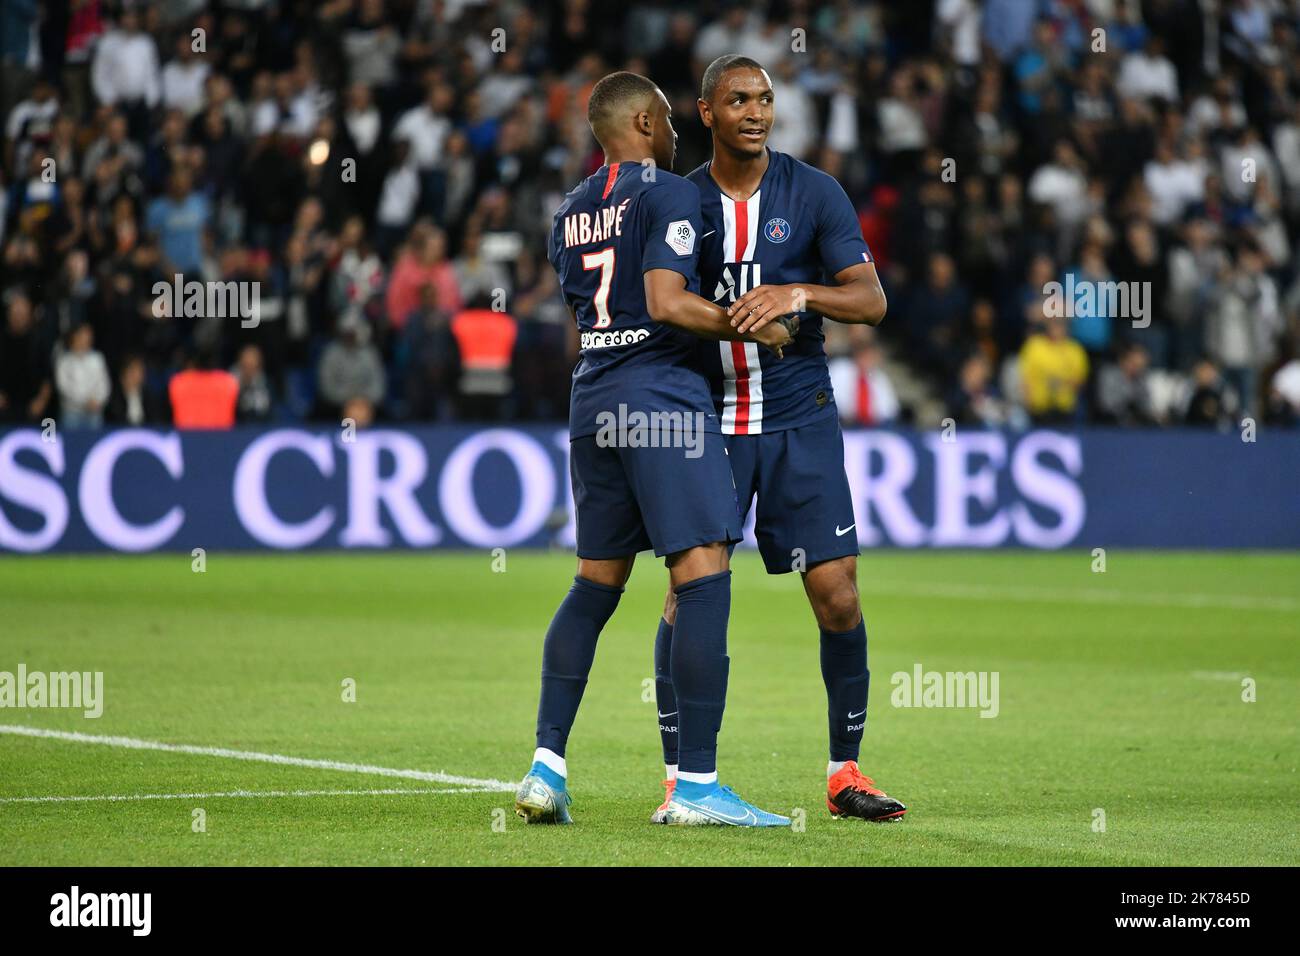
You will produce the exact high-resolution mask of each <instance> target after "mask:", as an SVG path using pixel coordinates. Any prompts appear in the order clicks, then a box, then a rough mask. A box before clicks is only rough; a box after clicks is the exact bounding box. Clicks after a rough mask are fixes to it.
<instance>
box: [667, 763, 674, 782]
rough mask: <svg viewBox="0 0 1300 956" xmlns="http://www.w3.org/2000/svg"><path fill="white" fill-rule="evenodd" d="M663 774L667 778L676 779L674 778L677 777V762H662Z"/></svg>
mask: <svg viewBox="0 0 1300 956" xmlns="http://www.w3.org/2000/svg"><path fill="white" fill-rule="evenodd" d="M664 774H665V775H666V776H667V777H668V779H669V780H676V779H677V764H675V763H666V764H664Z"/></svg>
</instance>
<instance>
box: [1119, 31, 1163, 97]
mask: <svg viewBox="0 0 1300 956" xmlns="http://www.w3.org/2000/svg"><path fill="white" fill-rule="evenodd" d="M1164 54H1165V45H1164V41H1162V40H1161V39H1160V38H1159V37H1157V36H1153V37H1151V38H1150V39H1149V40H1147V45H1146V49H1145V50H1143V51H1142V52H1141V53H1130V54H1129V55H1128V56H1126V57H1124V62H1123V63H1122V64H1121V65H1120V68H1119V78H1118V79H1117V80H1116V81H1115V88H1116V89H1117V90H1119V93H1120V95H1121V96H1126V97H1132V98H1133V99H1141V100H1146V99H1153V98H1154V99H1162V100H1165V101H1167V102H1169V103H1177V102H1178V71H1177V70H1176V69H1174V65H1173V63H1171V62H1170V61H1169V59H1168V57H1166V56H1165V55H1164Z"/></svg>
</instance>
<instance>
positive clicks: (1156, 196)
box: [1142, 140, 1206, 226]
mask: <svg viewBox="0 0 1300 956" xmlns="http://www.w3.org/2000/svg"><path fill="white" fill-rule="evenodd" d="M1205 174H1206V169H1205V163H1204V161H1201V162H1191V161H1188V160H1184V159H1180V158H1178V157H1177V156H1175V155H1174V151H1173V148H1172V147H1171V146H1170V145H1169V142H1168V141H1167V140H1162V141H1161V142H1160V143H1158V144H1157V145H1156V154H1155V157H1154V158H1153V159H1152V160H1151V161H1150V162H1148V163H1147V165H1146V168H1145V169H1144V170H1143V172H1142V179H1143V181H1144V182H1145V183H1146V187H1147V192H1149V193H1150V194H1151V201H1152V210H1151V216H1152V218H1153V219H1155V221H1156V224H1157V225H1161V226H1169V225H1172V224H1174V223H1175V222H1178V221H1179V220H1180V219H1182V216H1183V212H1184V211H1185V210H1186V209H1187V207H1188V206H1189V205H1191V204H1193V203H1196V202H1200V201H1201V200H1202V199H1204V198H1205Z"/></svg>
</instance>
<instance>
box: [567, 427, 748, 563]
mask: <svg viewBox="0 0 1300 956" xmlns="http://www.w3.org/2000/svg"><path fill="white" fill-rule="evenodd" d="M700 450H701V452H702V453H701V454H700V455H699V456H698V457H695V458H690V457H687V453H686V449H683V448H623V447H614V446H606V447H601V446H600V445H599V444H597V442H596V436H595V435H589V436H587V437H585V438H575V439H573V440H572V441H571V442H570V443H569V475H570V477H571V478H572V480H573V504H574V510H575V512H576V514H577V524H578V557H580V558H592V559H601V558H621V557H627V556H629V555H633V554H636V553H637V552H638V551H645V550H647V549H650V548H653V549H654V553H655V555H656V556H658V557H664V556H665V555H669V554H674V553H676V552H678V551H685V550H686V549H687V548H693V547H695V546H697V545H701V544H710V543H712V542H714V541H723V542H727V543H731V542H735V541H739V540H740V538H741V525H740V513H739V510H738V508H737V506H736V486H735V484H734V483H733V481H732V478H731V468H730V467H729V466H728V464H727V449H726V446H725V445H724V444H723V438H722V436H721V435H719V434H716V433H705V434H704V441H703V444H702V448H701V449H700Z"/></svg>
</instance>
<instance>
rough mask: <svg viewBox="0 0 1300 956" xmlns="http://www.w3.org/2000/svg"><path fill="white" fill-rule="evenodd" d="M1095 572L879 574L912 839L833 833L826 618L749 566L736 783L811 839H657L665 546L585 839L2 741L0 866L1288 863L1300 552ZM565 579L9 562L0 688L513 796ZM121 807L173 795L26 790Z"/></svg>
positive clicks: (2, 571)
mask: <svg viewBox="0 0 1300 956" xmlns="http://www.w3.org/2000/svg"><path fill="white" fill-rule="evenodd" d="M1092 563H1093V558H1092V557H1091V555H1090V554H1088V553H1087V552H1069V553H1052V554H1046V553H1028V552H1005V553H967V552H946V553H945V552H925V553H921V552H895V551H881V552H872V553H869V554H865V555H864V556H863V557H862V559H861V561H860V565H859V580H860V583H861V588H862V593H863V604H864V607H865V612H866V617H867V628H868V634H869V640H870V645H869V646H870V656H869V660H870V666H871V671H872V692H871V704H870V709H869V712H868V725H867V733H866V740H865V744H864V749H863V760H862V765H863V768H864V770H865V771H866V772H868V773H870V774H872V775H873V776H874V777H875V778H876V780H877V782H878V783H879V784H881V785H882V786H883V787H884V788H885V789H887V790H888V791H889V792H890V793H891V794H892V795H894V796H897V797H899V798H900V799H902V800H903V801H904V802H905V803H906V804H907V805H908V806H909V808H910V812H909V813H908V815H907V817H906V819H905V821H904V822H902V823H899V824H892V825H867V824H863V823H862V822H860V821H834V820H831V819H830V817H829V815H828V814H827V812H826V808H825V802H824V770H825V759H826V752H825V735H826V728H825V697H824V692H823V689H822V686H821V678H820V675H819V672H818V664H817V659H818V651H817V629H816V626H815V624H814V622H813V620H812V616H811V613H810V611H809V610H808V607H807V604H806V601H805V599H804V597H803V594H802V590H801V588H800V585H799V581H798V579H797V576H794V575H784V576H781V577H768V576H766V575H764V574H763V573H762V569H761V566H760V565H759V563H758V561H757V559H756V558H755V557H754V556H753V555H752V554H747V553H742V554H740V555H738V556H737V559H736V561H735V562H734V569H735V575H734V577H733V597H732V617H731V629H730V641H729V643H730V654H731V685H730V696H729V700H728V705H727V714H726V719H725V723H724V725H723V732H722V737H721V754H720V769H721V772H722V776H723V780H724V782H727V783H730V784H731V785H733V786H734V787H735V788H736V789H737V790H738V791H739V792H740V793H741V794H742V795H744V796H745V797H746V798H747V799H749V800H751V801H753V802H755V803H757V804H758V805H760V806H762V807H764V808H767V809H772V810H777V811H782V812H787V813H789V812H791V811H795V810H802V811H803V818H804V821H805V826H804V827H803V828H802V829H800V830H796V831H791V830H781V831H738V830H732V829H724V828H696V829H684V830H679V829H669V828H665V827H656V826H653V825H651V824H650V823H649V822H648V820H647V818H648V816H649V814H650V812H651V810H653V809H654V807H655V806H656V805H657V804H658V803H659V802H660V799H661V796H662V790H661V788H660V786H659V781H660V778H661V776H662V767H661V764H660V755H659V743H658V734H657V732H656V718H655V710H654V706H655V705H654V702H653V698H652V697H650V699H649V700H646V699H643V687H644V686H645V685H644V684H643V682H644V681H645V680H646V679H647V678H650V677H651V675H652V656H651V652H652V644H653V638H654V632H655V626H656V622H657V619H658V613H659V610H660V607H661V602H662V598H663V587H664V582H665V575H664V571H663V569H662V566H660V565H659V564H657V563H656V562H654V561H652V560H649V559H648V556H643V558H642V560H641V562H640V566H639V567H638V568H637V570H636V572H635V573H634V575H633V578H632V582H631V584H630V586H629V588H628V591H627V594H626V595H625V596H624V599H623V602H622V604H621V605H620V607H619V610H618V612H617V613H616V615H615V616H614V618H613V620H612V621H611V623H610V626H609V627H608V628H607V629H606V632H605V634H604V636H603V638H602V640H601V645H600V648H599V650H598V653H597V657H596V666H595V670H594V672H593V674H592V677H591V682H590V684H589V685H588V688H587V693H586V698H585V700H584V702H583V707H582V711H581V712H580V714H579V716H578V722H577V726H576V727H575V728H574V732H573V736H572V739H571V741H570V745H569V753H568V758H569V766H570V786H571V789H572V791H573V793H574V797H575V801H574V805H573V808H572V812H573V815H574V818H575V820H576V823H577V825H576V826H573V827H568V828H554V827H526V826H525V825H524V824H523V822H522V821H520V820H519V819H518V818H516V817H515V816H514V814H513V811H512V798H511V795H510V794H508V793H503V792H482V791H477V792H475V791H476V788H475V787H473V786H471V785H468V784H462V785H455V784H451V783H446V782H431V781H425V780H420V779H410V778H405V777H391V776H383V775H379V774H374V773H358V772H346V771H343V770H338V769H322V768H319V767H314V766H296V765H284V764H278V763H266V762H257V761H250V760H243V759H231V758H230V757H228V756H227V757H222V756H213V755H207V754H200V753H191V752H176V751H158V750H144V749H130V748H124V747H119V746H106V745H101V744H91V743H87V742H76V741H71V740H67V739H59V738H51V737H37V736H30V735H20V734H16V733H14V732H12V730H6V731H5V732H3V733H0V799H2V800H3V802H0V865H6V866H10V865H41V864H58V865H94V864H99V865H134V864H161V865H189V864H235V865H244V864H254V865H259V864H489V865H490V864H648V865H664V864H682V863H684V864H758V865H768V864H773V865H787V864H795V865H805V864H813V865H816V864H837V865H843V864H850V865H871V866H880V865H932V864H957V865H965V864H1039V865H1164V864H1191V865H1233V864H1264V865H1283V864H1287V865H1294V864H1295V863H1296V862H1297V849H1296V848H1297V847H1298V846H1300V813H1298V811H1297V807H1300V775H1298V774H1297V763H1298V762H1300V759H1298V758H1300V748H1298V747H1297V743H1298V738H1300V654H1298V653H1297V648H1298V647H1300V555H1294V554H1286V555H1282V554H1244V553H1238V552H1225V553H1221V554H1180V553H1155V552H1150V553H1130V552H1111V553H1110V554H1109V555H1108V556H1107V570H1106V572H1105V573H1094V572H1093V571H1092V570H1091V565H1092ZM572 573H573V559H572V557H571V556H568V555H560V554H540V553H524V552H510V553H509V554H508V555H507V556H506V569H505V571H504V573H497V572H494V571H493V559H492V556H491V555H490V554H487V553H482V554H478V553H459V554H447V553H437V554H349V555H342V554H329V555H318V556H304V555H256V556H240V555H232V554H211V555H209V556H208V558H207V569H206V571H205V572H204V573H201V574H200V573H194V572H192V570H191V559H190V557H189V556H188V555H176V556H150V557H93V558H91V557H76V558H62V557H60V558H36V559H29V558H14V557H12V556H10V557H5V558H3V559H0V671H10V672H14V671H16V669H17V666H18V665H19V664H20V663H22V664H25V665H26V667H27V670H28V671H29V672H31V671H47V672H49V671H66V670H77V671H102V672H103V674H104V696H105V707H104V713H103V716H102V717H100V718H99V719H97V720H95V719H86V718H85V717H83V716H82V715H81V714H80V713H79V712H72V711H69V710H55V709H34V708H27V709H8V708H7V709H3V710H0V724H3V725H5V726H6V727H7V728H12V727H14V726H21V727H27V728H40V729H47V730H57V731H70V732H75V733H80V734H91V735H97V736H110V735H111V736H120V737H126V738H133V739H138V740H148V741H162V742H166V743H170V744H184V745H194V746H197V747H212V748H227V749H229V750H233V751H253V752H258V753H264V754H278V755H285V756H289V757H297V758H310V759H314V760H321V761H342V762H346V763H350V764H364V765H369V766H372V767H382V768H398V769H415V770H423V771H443V772H445V773H447V774H450V775H454V776H456V777H463V778H474V779H477V780H483V779H496V780H504V781H511V780H516V779H517V778H518V777H520V776H521V775H522V774H523V772H524V771H525V770H526V769H527V765H528V762H529V760H530V758H531V754H532V748H533V742H532V734H533V720H534V716H535V708H536V703H537V692H538V671H539V667H540V655H541V640H542V636H543V634H544V632H545V629H546V625H547V622H548V620H549V619H550V615H551V613H552V611H553V610H554V607H555V605H556V603H557V602H558V601H559V600H560V598H561V596H562V594H563V593H564V591H565V589H566V588H567V586H568V583H569V580H570V578H571V576H572ZM917 663H919V664H921V665H922V666H923V667H924V669H925V670H927V671H931V670H935V671H963V672H964V671H977V672H978V671H988V672H993V671H996V672H997V673H998V674H999V690H1000V701H999V713H998V715H997V716H996V717H995V718H992V719H988V718H982V717H980V716H979V713H978V711H977V710H974V709H955V708H954V709H942V708H930V709H927V708H911V709H908V708H901V707H894V706H892V705H891V701H890V697H891V690H892V687H891V675H892V674H894V673H896V672H904V671H905V672H909V673H910V672H911V671H912V669H913V668H914V666H915V665H916V664H917ZM347 678H351V679H353V680H354V681H355V688H356V700H355V702H345V701H344V700H343V696H344V694H343V689H342V688H343V682H344V680H345V679H347ZM1246 678H1249V679H1251V680H1252V681H1253V682H1254V693H1255V696H1256V699H1255V700H1254V701H1253V702H1249V701H1243V699H1242V698H1243V686H1242V685H1243V680H1244V679H1246ZM376 790H378V791H391V790H411V791H416V792H412V793H409V794H408V793H400V794H393V793H387V792H381V793H375V792H373V791H376ZM321 791H330V792H329V793H321ZM338 791H360V792H354V793H351V794H343V793H339V792H338ZM431 791H439V792H431ZM467 791H468V792H467ZM248 792H255V793H256V794H258V795H253V796H230V795H228V794H232V793H234V794H239V793H248ZM304 792H305V793H309V794H313V795H300V794H302V793H304ZM214 794H222V795H220V796H214ZM273 794H281V795H278V796H277V795H273ZM126 795H137V796H138V795H150V796H153V797H157V798H158V799H140V800H120V801H117V800H115V801H109V800H95V801H84V800H77V801H33V800H28V799H23V800H14V799H13V798H32V797H56V796H57V797H68V796H77V797H86V796H126ZM176 795H182V796H176ZM184 795H194V796H184ZM195 810H202V811H203V820H204V826H205V829H204V830H203V831H202V832H195V819H196V816H195V814H194V811H195ZM1099 811H1100V813H1099ZM1100 814H1104V823H1105V827H1104V831H1102V830H1101V829H1100V827H1099V825H1098V824H1099V822H1100V821H1101V820H1102V819H1103V818H1102V816H1101V815H1100Z"/></svg>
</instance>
